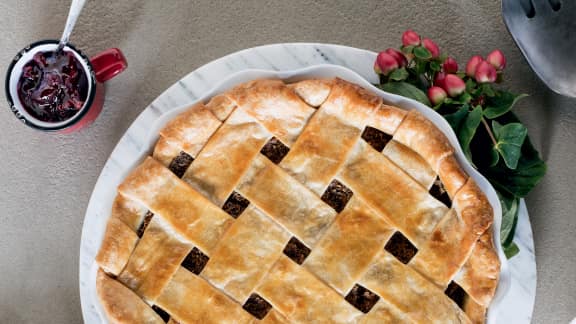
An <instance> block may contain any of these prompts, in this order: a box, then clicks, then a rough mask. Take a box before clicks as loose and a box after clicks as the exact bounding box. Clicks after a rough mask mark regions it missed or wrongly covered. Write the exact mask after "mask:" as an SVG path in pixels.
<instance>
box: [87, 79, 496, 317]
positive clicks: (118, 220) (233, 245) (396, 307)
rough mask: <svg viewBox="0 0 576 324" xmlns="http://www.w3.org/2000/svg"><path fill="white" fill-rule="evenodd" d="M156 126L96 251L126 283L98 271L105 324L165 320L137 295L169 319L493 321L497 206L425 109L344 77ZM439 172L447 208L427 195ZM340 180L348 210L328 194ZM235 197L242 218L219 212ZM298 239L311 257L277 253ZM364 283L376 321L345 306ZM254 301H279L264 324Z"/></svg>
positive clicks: (235, 96) (270, 88) (219, 104)
mask: <svg viewBox="0 0 576 324" xmlns="http://www.w3.org/2000/svg"><path fill="white" fill-rule="evenodd" d="M367 127H371V128H376V129H378V130H380V131H381V132H383V133H385V134H388V135H390V136H392V140H390V141H387V138H386V135H383V134H381V133H379V132H377V131H374V130H373V129H370V128H369V129H368V130H366V128H367ZM363 132H366V133H363ZM160 133H161V134H160V138H159V140H158V142H157V144H156V146H155V148H154V152H153V157H154V158H153V159H152V158H148V159H146V160H145V161H144V162H143V163H142V164H141V165H140V166H139V167H138V168H136V169H135V170H134V171H133V172H132V173H131V174H130V175H129V176H128V177H127V178H126V179H125V181H124V182H123V183H122V184H121V185H120V186H119V194H118V196H117V198H116V200H115V203H114V206H113V208H112V213H111V218H110V220H109V223H108V226H107V229H106V232H105V235H104V241H103V243H102V248H101V250H100V252H99V254H98V256H97V262H98V263H99V265H100V267H101V268H102V269H104V270H105V271H108V272H109V273H112V274H114V275H118V280H119V281H121V282H122V283H124V285H122V284H121V283H120V282H117V281H116V280H113V279H111V278H109V277H107V276H106V275H104V274H102V275H104V277H101V275H100V274H99V280H98V282H97V287H98V289H99V290H100V291H99V295H100V298H101V299H103V304H104V305H105V309H106V312H107V314H108V313H110V314H108V316H110V318H111V320H112V321H127V322H130V321H132V322H135V321H136V322H142V321H144V320H142V318H141V317H138V316H144V317H146V316H148V315H149V314H148V313H149V312H152V315H150V316H151V318H152V319H153V320H154V319H157V318H158V316H157V315H156V314H155V313H154V311H152V310H151V308H150V307H149V306H148V305H146V303H144V302H143V301H142V300H141V299H140V298H139V297H138V296H137V295H140V296H142V297H143V298H145V300H146V301H147V302H149V303H156V304H157V305H158V306H159V307H161V308H162V309H163V310H164V311H166V312H167V313H168V314H170V316H171V321H172V322H174V323H176V322H180V323H188V322H202V323H210V322H232V323H235V322H238V323H261V322H262V323H285V322H286V323H287V322H294V321H296V322H299V321H305V322H306V321H312V320H314V321H324V322H362V323H379V322H390V323H395V322H399V323H403V322H442V323H444V322H454V323H468V322H470V320H472V321H473V322H474V323H476V322H482V321H484V319H485V314H486V306H488V305H489V303H490V301H491V299H492V298H493V295H494V291H495V288H496V285H497V282H498V274H499V260H498V256H497V255H496V252H495V249H494V246H493V244H492V241H491V237H490V233H491V232H488V231H491V229H489V226H490V224H491V223H492V220H493V219H492V217H493V214H492V209H491V206H490V204H489V202H488V201H487V199H486V197H485V196H484V194H483V193H482V192H481V191H480V189H479V188H478V186H477V185H476V184H475V183H474V181H473V180H472V179H470V178H469V177H468V175H466V173H465V172H464V171H463V170H462V168H461V167H460V165H459V163H458V162H457V160H456V159H455V157H454V149H453V148H452V147H451V145H450V143H449V141H448V140H447V138H446V137H445V136H444V134H443V133H442V132H441V131H440V130H439V129H438V128H436V127H435V125H434V124H433V123H432V122H430V121H429V120H427V119H426V118H425V117H424V116H422V115H421V114H420V113H418V112H416V111H411V112H406V111H405V110H402V109H399V108H396V107H392V106H388V105H385V104H383V103H382V98H380V97H379V96H377V95H374V94H373V93H371V92H369V91H367V90H365V89H362V88H361V87H359V86H357V85H355V84H351V83H349V82H347V81H344V80H341V79H338V78H335V79H330V80H304V81H300V82H296V83H293V84H289V85H287V84H285V83H284V82H283V81H281V80H256V81H251V82H247V83H244V84H241V85H238V86H236V87H235V88H233V89H231V90H230V91H228V92H226V93H223V94H220V95H217V96H215V97H213V98H212V99H211V100H209V101H208V102H207V103H206V104H205V105H203V104H197V105H195V106H193V107H191V108H190V109H188V110H186V111H185V112H183V113H181V114H180V115H178V116H177V117H176V118H175V119H174V120H172V121H170V122H169V123H168V124H167V126H166V127H165V128H164V129H163V130H162V131H161V132H160ZM273 137H275V138H276V140H278V141H280V142H281V143H282V144H284V147H280V149H279V150H280V151H279V152H281V153H283V154H286V152H285V151H288V153H287V155H285V156H284V158H283V159H281V160H276V159H274V158H271V157H269V155H268V154H267V152H268V151H267V149H266V150H264V151H262V152H261V149H262V148H263V147H264V146H265V145H266V143H267V142H268V141H269V140H271V139H272V138H273ZM377 141H382V142H381V143H377ZM271 143H275V142H274V141H272V142H271ZM386 143H387V144H386ZM274 145H278V144H274ZM266 146H267V147H268V145H266ZM272 147H273V149H278V146H276V147H274V146H272ZM285 148H287V149H286V150H285V151H284V152H282V149H285ZM182 151H184V152H186V153H188V154H189V155H191V156H192V157H193V158H194V159H193V161H192V163H191V164H190V166H189V167H188V169H187V170H186V172H185V173H184V175H183V177H182V179H179V178H178V177H177V176H176V175H175V174H174V173H172V172H171V171H169V170H168V169H167V166H169V165H170V164H171V163H172V161H173V159H174V158H175V157H177V156H178V155H179V154H180V153H181V152H182ZM272 161H274V162H272ZM178 174H180V173H178ZM437 176H438V177H439V178H440V180H441V182H442V183H443V185H444V188H445V189H446V191H447V192H448V195H449V196H450V198H451V200H452V209H449V208H448V207H446V205H444V203H441V202H440V201H439V200H437V199H436V198H433V197H432V194H430V193H429V189H430V188H431V186H432V183H433V182H434V180H435V179H436V177H437ZM333 180H337V181H338V182H340V184H339V186H340V187H339V188H338V190H343V191H342V192H339V193H338V191H337V190H336V189H335V188H333V187H332V186H331V188H332V189H330V195H336V196H335V197H337V196H338V195H340V196H339V197H340V198H342V197H343V198H342V199H343V200H342V202H341V204H342V206H341V207H342V209H341V208H340V207H336V206H338V203H337V204H336V205H334V206H335V207H331V206H329V205H328V203H330V204H331V205H332V203H333V201H332V200H331V199H336V198H335V197H331V198H326V197H324V192H325V190H326V189H327V187H328V185H329V184H330V183H331V182H332V181H333ZM342 186H344V187H346V188H344V189H342V188H341V187H342ZM232 192H236V195H235V196H234V197H237V196H238V195H241V196H242V197H243V199H245V201H243V200H242V199H240V200H239V201H235V202H234V201H233V202H230V201H229V202H227V203H226V204H227V205H226V206H227V207H226V210H227V211H230V209H228V208H230V206H231V205H229V204H234V203H237V204H240V205H238V206H236V207H234V208H242V209H241V210H243V212H242V211H241V212H240V215H239V216H238V215H234V216H230V215H228V214H227V213H226V212H225V211H224V210H223V207H224V202H225V201H226V200H227V199H228V197H229V196H230V195H231V193H232ZM350 192H351V196H350ZM321 197H322V198H321ZM234 199H239V198H234ZM234 199H232V200H234ZM242 204H246V205H248V207H247V208H246V205H243V206H241V205H242ZM446 204H447V205H449V204H448V203H446ZM239 206H240V207H239ZM244 208H246V209H244ZM148 210H149V211H150V212H151V213H154V215H153V216H152V218H151V220H150V221H149V223H148V225H147V227H146V230H145V231H143V233H144V235H143V236H142V238H141V239H138V235H137V232H138V233H140V232H141V231H139V228H140V227H141V224H142V219H143V215H144V214H145V213H146V211H148ZM336 210H339V211H340V212H338V213H337V212H336ZM147 219H148V218H147ZM142 228H144V227H143V226H142ZM395 232H400V233H402V234H403V235H404V236H405V237H406V238H407V239H408V240H409V241H410V242H411V243H412V244H413V245H414V246H415V247H416V248H417V250H418V251H417V252H416V254H415V255H414V256H413V258H412V259H411V260H410V261H409V262H408V261H404V260H403V261H402V262H400V261H398V260H397V259H396V256H393V255H392V253H393V252H388V251H392V250H390V249H388V248H386V249H384V245H387V243H390V242H389V240H390V239H389V238H390V237H391V236H392V234H393V233H395ZM291 237H294V238H297V239H298V240H299V241H301V243H302V244H304V245H306V247H307V248H308V249H309V250H310V251H305V249H306V247H304V248H303V249H304V251H300V252H298V253H303V254H302V255H303V259H301V260H300V261H298V262H302V261H303V263H302V265H301V266H300V265H297V264H296V263H295V262H294V261H292V260H290V259H288V257H286V256H284V255H283V253H282V252H283V250H284V247H287V246H291V245H290V244H288V245H286V244H287V241H288V240H289V239H290V238H291ZM193 247H197V248H198V249H199V250H201V252H203V253H204V254H205V255H204V257H202V256H198V255H197V252H195V253H196V254H194V253H192V254H190V255H191V257H190V259H189V258H186V260H187V261H186V262H185V263H184V266H186V267H189V266H191V263H194V262H200V263H201V267H203V269H202V270H201V272H200V274H199V275H194V274H192V273H191V272H189V271H188V270H186V269H184V268H182V267H181V263H182V261H183V259H184V258H185V257H186V256H187V255H188V253H189V252H190V251H191V249H192V248H193ZM195 251H196V249H195ZM286 253H287V255H290V253H289V252H286ZM308 253H309V254H308ZM194 258H199V259H194ZM403 262H408V263H407V264H404V263H403ZM194 266H196V265H195V264H194ZM459 271H460V272H459ZM100 272H102V270H100ZM195 273H196V271H195ZM451 280H453V281H455V282H457V283H458V284H459V285H460V286H461V287H462V288H463V289H464V290H465V291H466V292H467V293H468V296H467V297H466V298H465V303H464V306H463V308H464V310H465V311H466V314H467V315H468V316H467V315H466V314H464V312H463V311H462V310H461V309H460V308H458V307H457V305H456V304H455V303H454V302H452V300H450V299H449V298H448V297H447V296H446V295H445V294H444V292H443V289H442V288H443V287H445V286H446V285H447V284H448V282H450V281H451ZM356 284H359V285H361V286H362V287H365V288H366V289H368V290H370V291H371V293H373V294H376V295H377V296H379V297H380V300H379V301H378V302H376V304H375V305H374V307H373V308H372V310H371V311H369V312H368V313H367V314H364V313H362V312H360V311H359V310H358V309H356V308H355V307H354V306H352V305H351V303H353V302H352V301H351V302H350V303H349V302H347V301H346V300H349V299H348V298H346V299H345V296H346V295H347V294H348V293H350V294H352V292H353V291H356V290H354V289H352V287H354V285H356ZM126 286H128V287H130V289H132V290H133V291H134V292H131V291H130V290H129V288H127V287H126ZM110 287H114V289H110ZM100 292H106V293H105V294H103V293H100ZM253 293H256V294H258V295H259V296H260V298H263V299H265V300H266V301H267V302H268V303H269V304H270V305H272V309H270V310H269V311H268V313H267V315H266V316H265V317H264V319H263V320H258V319H256V318H255V316H256V315H254V316H252V315H250V314H249V313H248V311H246V310H243V309H242V305H243V304H244V303H245V302H246V301H247V299H248V297H249V296H251V295H252V294H253ZM119 296H120V297H122V298H125V299H126V300H123V301H120V302H118V301H116V300H115V299H114V298H120V297H119ZM352 300H354V297H353V298H352ZM252 302H253V303H256V304H251V305H250V306H247V307H262V304H258V302H256V301H252ZM132 305H135V306H132ZM118 307H133V308H135V309H137V310H138V311H139V312H141V313H142V314H136V313H134V312H132V311H131V310H126V311H125V312H124V313H122V311H121V310H120V311H119V310H118ZM359 307H360V306H359ZM362 307H364V306H362ZM140 308H142V309H143V310H140ZM252 310H254V309H252ZM119 314H120V315H119ZM262 316H264V315H263V314H262ZM469 317H470V318H469ZM146 318H147V317H146Z"/></svg>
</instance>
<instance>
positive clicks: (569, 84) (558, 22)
mask: <svg viewBox="0 0 576 324" xmlns="http://www.w3.org/2000/svg"><path fill="white" fill-rule="evenodd" d="M502 14H503V16H504V22H505V23H506V26H507V27H508V30H509V31H510V34H512V37H513V38H514V40H515V41H516V44H517V45H518V47H519V48H520V50H521V51H522V53H523V54H524V57H526V60H527V61H528V63H529V64H530V66H531V67H532V70H534V72H536V74H537V75H538V76H539V77H540V79H542V81H544V83H546V85H548V87H550V89H552V90H554V91H555V92H557V93H559V94H562V95H565V96H569V97H574V98H576V64H575V61H574V53H576V36H575V35H576V1H574V0H502Z"/></svg>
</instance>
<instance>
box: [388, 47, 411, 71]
mask: <svg viewBox="0 0 576 324" xmlns="http://www.w3.org/2000/svg"><path fill="white" fill-rule="evenodd" d="M384 52H385V53H388V54H390V56H392V57H394V59H396V62H397V63H398V66H399V67H403V66H406V64H408V60H407V59H406V56H404V54H403V53H402V52H400V51H398V50H396V49H393V48H389V49H387V50H385V51H384Z"/></svg>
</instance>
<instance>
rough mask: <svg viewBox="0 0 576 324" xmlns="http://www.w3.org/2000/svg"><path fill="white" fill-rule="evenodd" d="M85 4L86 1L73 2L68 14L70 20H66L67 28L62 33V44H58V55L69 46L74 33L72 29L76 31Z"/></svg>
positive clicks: (74, 0)
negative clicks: (75, 27)
mask: <svg viewBox="0 0 576 324" xmlns="http://www.w3.org/2000/svg"><path fill="white" fill-rule="evenodd" d="M84 3H86V0H72V4H71V5H70V11H69V12H68V19H66V26H64V32H62V37H60V43H58V48H57V49H56V52H57V53H59V52H60V51H61V50H62V49H63V48H64V46H66V44H68V40H69V39H70V34H71V33H72V29H74V25H76V20H78V17H79V16H80V12H81V11H82V8H83V7H84Z"/></svg>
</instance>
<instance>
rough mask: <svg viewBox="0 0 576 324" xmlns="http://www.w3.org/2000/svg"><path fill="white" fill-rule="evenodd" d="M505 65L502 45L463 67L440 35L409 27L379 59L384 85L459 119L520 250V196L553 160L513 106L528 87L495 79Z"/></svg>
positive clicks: (510, 251) (507, 233) (467, 148)
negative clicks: (514, 87)
mask: <svg viewBox="0 0 576 324" xmlns="http://www.w3.org/2000/svg"><path fill="white" fill-rule="evenodd" d="M505 67H506V58H505V56H504V54H503V53H502V52H501V51H500V50H498V49H496V50H494V51H492V52H490V53H489V54H488V55H487V56H486V58H483V57H482V56H480V55H474V56H472V57H471V58H470V59H469V60H468V62H467V63H466V66H465V69H464V70H463V71H460V70H459V68H458V63H457V62H456V60H455V59H454V58H453V57H450V56H447V55H445V54H443V53H441V52H440V48H439V47H438V45H437V44H436V43H435V42H434V41H432V40H431V39H429V38H421V37H420V35H418V34H417V33H416V32H414V31H413V30H410V29H409V30H407V31H405V32H404V33H403V34H402V46H401V47H400V48H399V49H394V48H388V49H387V50H385V51H383V52H380V53H379V54H378V56H377V58H376V62H375V63H374V71H375V72H376V73H377V74H378V75H379V78H380V83H379V84H377V86H378V87H379V88H381V89H382V90H384V91H387V92H391V93H395V94H398V95H401V96H405V97H408V98H411V99H414V100H417V101H419V102H421V103H423V104H425V105H427V106H429V107H431V108H432V109H434V110H436V111H437V112H438V113H440V114H441V115H442V116H443V117H444V118H445V119H446V120H447V121H448V123H449V124H450V126H452V128H453V130H454V132H455V133H456V136H457V137H458V141H459V142H460V145H461V146H462V150H463V151H464V154H465V155H466V158H467V159H468V160H469V161H470V162H471V163H472V165H473V166H474V167H475V168H476V169H477V170H478V171H479V172H480V173H482V174H483V175H484V176H485V177H486V178H487V179H488V181H490V183H491V184H492V185H493V186H494V188H495V189H496V191H497V193H498V196H499V197H500V201H501V203H502V224H501V231H500V234H501V235H500V236H501V244H502V246H503V248H504V251H505V253H506V255H507V257H508V258H511V257H512V256H514V255H516V254H517V253H518V252H519V250H518V247H517V246H516V244H514V242H513V238H514V232H515V230H516V224H517V222H518V205H519V202H520V199H521V198H523V197H525V196H526V195H527V194H528V193H529V192H530V191H531V190H532V189H533V188H534V187H535V186H536V184H537V183H538V182H539V181H540V180H541V179H542V177H543V176H544V174H545V173H546V164H545V163H544V161H542V160H541V159H540V155H539V153H538V151H537V150H536V149H535V148H534V146H533V145H532V143H531V142H530V139H529V137H528V130H527V129H526V126H524V125H523V124H522V123H521V122H520V120H519V119H518V117H516V115H515V114H514V113H513V112H512V111H511V109H512V107H513V106H514V105H515V104H516V102H517V101H518V100H519V99H521V98H523V97H526V96H527V95H525V94H513V93H511V92H509V91H506V90H504V89H501V88H499V87H497V86H496V85H497V84H500V83H502V81H503V72H504V68H505Z"/></svg>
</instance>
